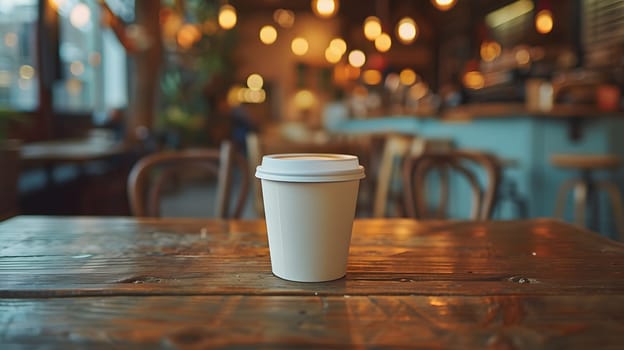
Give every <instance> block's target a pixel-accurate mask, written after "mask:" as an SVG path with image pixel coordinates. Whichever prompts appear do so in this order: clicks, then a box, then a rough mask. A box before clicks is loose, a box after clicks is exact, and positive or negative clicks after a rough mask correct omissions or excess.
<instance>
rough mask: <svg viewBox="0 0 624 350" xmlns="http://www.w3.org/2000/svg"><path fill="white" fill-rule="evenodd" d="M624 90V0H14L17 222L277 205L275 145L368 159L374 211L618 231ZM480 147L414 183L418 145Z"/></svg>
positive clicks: (4, 185)
mask: <svg viewBox="0 0 624 350" xmlns="http://www.w3.org/2000/svg"><path fill="white" fill-rule="evenodd" d="M622 89H624V1H622V0H600V1H598V0H470V1H469V0H311V1H310V0H291V1H286V0H160V1H152V0H0V167H1V168H2V169H1V170H0V191H1V192H0V198H1V200H0V219H3V218H8V217H11V216H13V215H17V214H27V215H29V214H32V215H98V216H99V215H102V216H126V215H162V216H172V217H204V216H206V217H210V216H222V217H240V218H250V219H253V218H262V217H263V215H264V214H263V208H262V193H261V188H260V185H259V180H258V179H256V178H255V176H254V170H255V167H256V165H258V164H259V162H260V160H261V157H262V155H264V154H272V153H289V152H298V153H305V152H312V153H318V152H320V153H348V154H356V155H358V157H359V159H360V162H361V163H362V164H363V165H364V166H365V168H366V179H365V180H363V181H362V182H361V184H360V190H359V198H358V206H357V213H356V215H357V216H358V217H404V216H411V217H416V218H419V219H430V218H431V219H441V218H458V219H466V218H468V219H475V220H514V219H523V218H539V217H559V218H561V219H562V220H565V221H568V222H571V223H574V224H577V225H580V226H583V227H586V228H588V229H590V230H592V231H595V232H599V233H600V234H601V235H603V236H605V237H609V238H612V239H616V240H621V239H624V209H623V205H622V194H623V192H624V164H623V162H622V160H623V159H624V158H623V157H624V103H623V102H624V100H623V97H622ZM202 150H204V151H206V150H212V151H213V152H212V153H211V154H213V155H214V154H216V155H218V156H220V157H223V156H224V155H225V154H227V155H228V157H227V160H228V161H227V162H224V161H221V163H219V166H220V167H221V166H223V165H224V164H226V163H227V168H228V172H225V173H224V172H221V170H220V169H216V171H214V170H215V168H214V167H213V168H211V167H206V169H208V170H213V173H216V174H212V175H207V176H204V174H203V171H200V170H202V169H204V167H198V166H195V167H194V166H192V165H189V164H188V162H186V163H184V160H180V159H185V160H186V161H189V159H193V158H194V156H188V154H190V153H186V155H187V156H186V158H184V156H183V154H184V152H191V153H192V152H194V151H196V152H200V151H202ZM175 152H178V153H176V154H178V155H180V157H181V158H180V159H177V160H176V161H173V160H171V159H170V161H169V163H176V164H178V165H180V167H182V168H183V170H179V169H180V168H177V169H178V171H171V172H167V171H161V173H160V174H161V175H163V174H164V175H167V176H163V177H161V178H160V179H161V180H158V181H156V182H157V184H154V183H153V182H154V181H153V180H154V178H153V177H152V178H151V179H147V180H145V179H142V178H141V179H139V178H138V176H139V175H138V174H139V169H138V166H139V165H142V166H146V165H147V163H148V162H145V161H144V160H145V159H146V157H149V156H153V155H156V154H174V153H175ZM462 152H464V153H471V154H479V155H481V156H485V157H486V158H487V159H489V160H490V161H492V162H491V163H493V164H494V167H493V168H492V169H493V170H492V169H486V170H482V169H478V166H477V165H479V164H471V165H466V166H465V167H463V168H462V169H464V170H462V171H460V173H462V174H464V173H467V172H468V170H469V171H472V173H473V174H476V175H474V176H464V177H462V176H461V174H455V175H453V174H451V175H449V173H450V170H453V169H452V168H453V167H454V166H455V165H456V164H459V162H460V161H459V160H451V161H450V162H448V163H445V165H443V166H440V167H438V168H435V167H433V168H435V169H433V171H431V172H428V173H427V174H426V175H423V177H422V178H421V180H422V185H423V186H420V187H418V186H416V187H417V188H416V190H415V192H418V193H411V191H410V190H411V189H412V186H406V181H408V180H406V178H407V176H408V175H407V170H406V167H405V162H404V161H403V160H404V159H405V158H406V157H408V156H418V155H426V154H447V155H457V154H462ZM195 154H198V153H195ZM197 158H199V157H197ZM168 159H169V158H168ZM447 159H448V158H447ZM480 159H481V158H480ZM222 160H223V158H222ZM432 162H433V161H430V162H429V163H421V164H427V165H435V164H434V163H432ZM183 163H184V164H185V165H184V164H183ZM224 174H225V175H224ZM224 176H225V177H224ZM164 177H166V180H167V181H165V180H162V178H164ZM148 182H149V183H150V186H151V185H157V187H156V189H155V190H148V187H147V183H148ZM408 189H409V190H408ZM419 189H420V190H419ZM425 189H426V190H425ZM425 195H426V197H427V198H421V197H425ZM137 196H138V197H142V196H145V197H146V198H147V199H140V200H138V199H137ZM414 196H415V197H417V198H416V202H417V203H418V205H417V208H416V210H414V208H412V207H411V206H410V205H409V204H408V202H409V201H410V200H412V199H414ZM407 197H409V198H410V199H406V198H407ZM217 199H218V200H219V201H217ZM475 201H476V202H478V203H476V204H475ZM141 205H147V206H148V207H150V208H148V209H149V210H147V211H143V210H141V209H139V207H140V206H141ZM475 205H476V206H478V207H479V208H478V209H479V210H475V209H474V208H473V206H475ZM481 209H482V210H481ZM477 212H478V213H477Z"/></svg>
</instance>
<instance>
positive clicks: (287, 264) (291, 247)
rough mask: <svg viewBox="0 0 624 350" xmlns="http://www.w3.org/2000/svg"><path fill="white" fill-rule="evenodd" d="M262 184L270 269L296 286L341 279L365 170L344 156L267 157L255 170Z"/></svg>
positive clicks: (312, 154)
mask: <svg viewBox="0 0 624 350" xmlns="http://www.w3.org/2000/svg"><path fill="white" fill-rule="evenodd" d="M256 177H258V178H260V179H261V180H262V193H263V197H264V212H265V217H266V223H267V232H268V237H269V251H270V254H271V268H272V270H273V274H275V275H276V276H278V277H280V278H283V279H286V280H290V281H298V282H322V281H330V280H335V279H338V278H341V277H343V276H344V275H345V273H346V270H347V260H348V256H349V245H350V242H351V230H352V227H353V218H354V216H355V205H356V201H357V194H358V188H359V183H360V179H362V178H364V168H363V167H362V166H361V165H360V164H359V162H358V158H357V157H356V156H352V155H343V154H316V153H296V154H295V153H293V154H276V155H268V156H264V157H263V158H262V164H261V165H260V166H258V167H257V168H256Z"/></svg>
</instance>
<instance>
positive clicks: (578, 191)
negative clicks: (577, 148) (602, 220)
mask: <svg viewBox="0 0 624 350" xmlns="http://www.w3.org/2000/svg"><path fill="white" fill-rule="evenodd" d="M550 162H551V164H553V165H554V166H556V167H559V168H563V169H571V170H576V171H580V177H579V178H574V179H569V180H566V181H565V182H564V183H563V184H562V185H561V187H560V188H559V193H558V194H557V203H556V206H555V216H556V217H559V218H563V212H564V208H565V202H566V197H567V193H568V192H569V191H570V190H572V191H573V193H574V221H575V223H576V224H578V225H581V226H585V225H586V216H585V214H586V210H587V209H590V210H591V215H592V219H593V228H597V227H598V215H599V210H598V209H599V208H598V194H599V191H601V190H602V191H604V192H605V193H606V194H607V195H608V197H609V200H610V201H611V207H612V209H613V217H614V219H615V223H616V226H617V229H618V233H619V236H620V239H621V238H622V237H624V217H623V215H624V214H623V212H624V207H623V205H622V196H621V194H620V191H619V190H618V187H617V186H616V185H615V184H614V183H613V182H611V181H608V180H597V179H595V178H594V176H593V175H594V172H595V171H600V170H615V169H617V168H618V167H619V166H620V165H621V163H622V158H620V157H618V156H616V155H610V154H599V155H593V154H554V155H552V156H551V158H550Z"/></svg>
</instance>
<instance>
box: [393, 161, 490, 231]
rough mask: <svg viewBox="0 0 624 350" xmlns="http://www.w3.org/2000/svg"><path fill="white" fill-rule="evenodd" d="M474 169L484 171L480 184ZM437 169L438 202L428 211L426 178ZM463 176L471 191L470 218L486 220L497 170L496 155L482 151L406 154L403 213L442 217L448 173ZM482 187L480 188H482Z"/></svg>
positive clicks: (418, 217)
mask: <svg viewBox="0 0 624 350" xmlns="http://www.w3.org/2000/svg"><path fill="white" fill-rule="evenodd" d="M475 167H476V168H481V169H482V171H484V172H485V175H486V181H485V185H484V186H481V185H480V182H479V177H478V174H479V173H478V172H477V171H475ZM432 170H437V171H438V172H439V175H440V176H439V180H440V183H439V187H440V188H439V190H440V201H439V203H438V205H437V208H435V211H434V212H431V209H430V208H429V206H428V204H427V198H428V197H427V186H426V177H427V175H428V174H429V173H430V172H431V171H432ZM455 173H456V174H458V175H461V176H463V177H464V178H465V179H466V180H468V183H469V184H470V189H471V192H472V207H471V215H470V218H471V219H472V220H489V219H490V218H491V215H492V209H493V208H494V205H495V201H496V194H497V191H498V186H499V183H500V177H501V170H500V165H499V164H498V161H497V160H496V158H495V157H494V156H492V155H489V154H487V153H482V152H471V151H459V150H458V151H449V152H425V153H423V154H421V155H418V156H411V157H407V158H406V160H405V162H404V165H403V176H402V178H403V189H404V197H403V198H404V203H405V208H406V212H407V216H409V217H412V218H417V219H446V218H447V215H448V204H449V195H450V191H449V180H450V177H449V175H451V174H455ZM482 187H484V188H482Z"/></svg>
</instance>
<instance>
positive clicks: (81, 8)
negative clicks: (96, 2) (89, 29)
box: [69, 2, 91, 29]
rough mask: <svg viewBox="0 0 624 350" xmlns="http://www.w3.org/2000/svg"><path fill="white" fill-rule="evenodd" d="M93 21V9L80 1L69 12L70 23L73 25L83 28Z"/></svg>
mask: <svg viewBox="0 0 624 350" xmlns="http://www.w3.org/2000/svg"><path fill="white" fill-rule="evenodd" d="M90 21H91V9H89V6H87V5H85V4H83V3H81V2H79V3H77V4H76V6H74V8H73V9H72V10H71V12H70V13H69V23H71V25H72V26H74V27H76V28H78V29H83V28H85V27H86V26H87V24H89V22H90Z"/></svg>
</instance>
